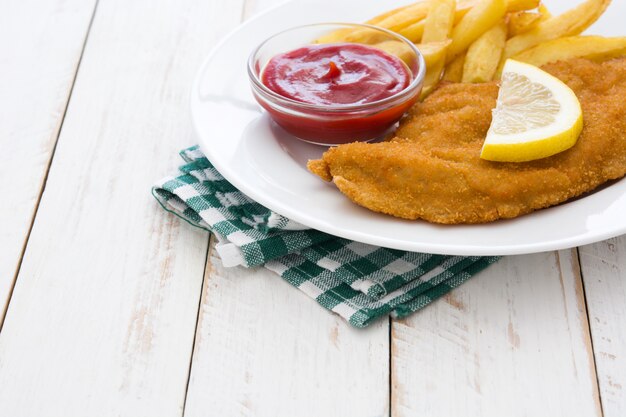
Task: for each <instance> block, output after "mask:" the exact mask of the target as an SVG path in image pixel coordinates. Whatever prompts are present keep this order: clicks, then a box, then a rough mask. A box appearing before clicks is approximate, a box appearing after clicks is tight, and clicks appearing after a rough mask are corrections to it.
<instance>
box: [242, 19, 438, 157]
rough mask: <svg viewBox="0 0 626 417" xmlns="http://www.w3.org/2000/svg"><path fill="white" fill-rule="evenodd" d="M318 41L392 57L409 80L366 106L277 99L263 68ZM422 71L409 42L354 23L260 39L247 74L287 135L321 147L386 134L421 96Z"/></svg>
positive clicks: (259, 99) (309, 27)
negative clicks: (350, 45) (352, 45)
mask: <svg viewBox="0 0 626 417" xmlns="http://www.w3.org/2000/svg"><path fill="white" fill-rule="evenodd" d="M322 43H323V44H327V43H328V44H330V43H357V44H363V45H368V46H371V47H374V48H378V49H381V50H382V51H384V52H386V53H387V54H390V55H395V56H396V57H398V58H400V59H401V60H402V61H403V62H404V63H405V65H406V67H407V68H408V70H409V72H410V75H411V82H410V84H409V85H408V86H407V87H406V88H405V89H404V90H402V91H400V92H398V93H396V94H395V95H392V96H390V97H387V98H384V99H382V100H378V101H373V102H370V103H365V104H330V105H317V104H309V103H303V102H300V101H296V100H293V99H290V98H287V97H284V96H281V95H279V94H278V93H276V92H274V91H272V90H270V89H269V88H268V87H266V86H265V85H264V84H263V82H262V81H261V76H262V72H263V69H264V68H265V66H266V65H267V63H268V61H269V60H270V59H271V58H272V57H274V56H275V55H277V54H280V53H284V52H288V51H292V50H294V49H298V48H301V47H303V46H306V45H319V44H322ZM425 72H426V65H425V63H424V58H423V56H422V54H421V53H420V51H419V50H418V49H417V48H416V47H415V45H414V44H413V43H412V42H411V41H409V40H408V39H406V38H404V37H403V36H400V35H398V34H395V33H393V32H390V31H388V30H385V29H380V28H377V27H375V26H371V25H363V24H352V23H319V24H312V25H305V26H298V27H295V28H292V29H288V30H285V31H283V32H280V33H278V34H276V35H274V36H272V37H270V38H268V39H266V40H265V41H263V42H262V43H261V44H260V45H259V46H258V47H257V48H256V49H254V51H252V53H251V55H250V57H249V59H248V76H249V78H250V84H251V86H252V93H253V95H254V97H255V99H256V100H257V102H258V103H259V104H260V105H261V106H262V107H263V108H264V109H265V110H267V112H268V113H269V115H270V116H271V118H272V119H273V120H274V121H275V122H276V123H277V124H278V125H280V126H281V127H282V128H283V129H285V130H286V131H287V132H289V133H291V134H292V135H293V136H295V137H296V138H299V139H301V140H304V141H306V142H311V143H316V144H320V145H338V144H342V143H348V142H355V141H371V140H374V139H377V138H381V137H383V136H384V135H386V134H387V133H388V132H389V130H390V129H391V128H393V126H394V125H395V124H396V122H397V121H398V120H400V118H401V117H402V115H403V114H404V113H405V112H406V111H407V110H408V109H409V108H410V107H411V106H412V105H413V104H415V102H416V101H417V99H418V98H419V94H420V92H421V89H422V84H423V81H424V74H425Z"/></svg>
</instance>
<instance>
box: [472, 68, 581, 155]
mask: <svg viewBox="0 0 626 417" xmlns="http://www.w3.org/2000/svg"><path fill="white" fill-rule="evenodd" d="M582 126H583V119H582V110H581V108H580V102H579V101H578V98H577V97H576V95H575V94H574V92H573V91H572V90H571V89H570V88H569V87H568V86H567V85H566V84H565V83H563V82H562V81H561V80H559V79H558V78H556V77H553V76H552V75H550V74H548V73H547V72H545V71H542V70H541V69H539V68H537V67H535V66H533V65H529V64H525V63H522V62H518V61H514V60H512V59H509V60H507V61H506V63H505V65H504V69H503V71H502V82H501V86H500V91H499V93H498V99H497V102H496V108H495V109H494V110H493V118H492V121H491V126H490V127H489V131H488V132H487V137H486V138H485V143H484V144H483V148H482V151H481V154H480V157H481V158H483V159H487V160H490V161H501V162H524V161H532V160H535V159H540V158H545V157H548V156H551V155H554V154H556V153H559V152H562V151H564V150H566V149H569V148H571V147H572V146H574V144H575V143H576V140H577V139H578V136H579V135H580V132H581V131H582Z"/></svg>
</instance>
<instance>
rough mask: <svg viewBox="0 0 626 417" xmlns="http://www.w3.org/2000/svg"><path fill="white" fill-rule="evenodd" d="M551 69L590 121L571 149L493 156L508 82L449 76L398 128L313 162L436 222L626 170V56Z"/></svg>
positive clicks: (367, 201)
mask: <svg viewBox="0 0 626 417" xmlns="http://www.w3.org/2000/svg"><path fill="white" fill-rule="evenodd" d="M543 69H544V70H545V71H547V72H549V73H551V74H553V75H554V76H556V77H558V78H559V79H561V80H562V81H564V82H565V83H566V84H567V85H569V87H570V88H571V89H572V90H573V91H574V92H575V93H576V95H577V96H578V99H579V100H580V103H581V106H582V109H583V119H584V128H583V131H582V133H581V135H580V137H579V138H578V142H577V143H576V145H574V146H573V147H572V148H570V149H568V150H567V151H564V152H561V153H559V154H556V155H554V156H551V157H548V158H544V159H539V160H535V161H531V162H522V163H513V162H490V161H486V160H483V159H480V157H479V155H480V149H481V146H482V144H483V141H484V138H485V136H486V134H487V130H488V129H489V125H490V123H491V110H492V109H493V108H494V107H495V104H496V97H497V95H498V87H497V85H496V84H494V83H488V84H444V85H442V86H441V87H440V88H439V89H438V90H437V91H435V92H433V93H432V94H431V95H430V96H429V97H428V98H427V99H426V100H424V101H423V102H422V103H419V104H417V105H415V106H414V107H413V108H412V109H411V111H410V112H409V114H408V115H407V117H406V118H405V119H404V120H403V121H402V122H401V124H400V127H399V128H398V130H397V132H396V136H395V137H394V138H392V139H390V140H388V141H386V142H381V143H373V144H368V143H359V142H357V143H350V144H346V145H341V146H338V147H336V148H331V149H329V150H328V151H327V152H326V153H325V154H324V155H323V157H322V159H319V160H315V161H309V164H308V168H309V170H310V171H311V172H313V173H315V174H317V175H318V176H320V177H321V178H323V179H325V180H327V181H331V180H332V181H334V183H335V185H336V186H337V188H339V190H340V191H341V192H342V193H344V194H345V195H347V196H348V197H349V198H350V199H351V200H352V201H354V202H355V203H357V204H360V205H362V206H364V207H367V208H368V209H370V210H373V211H377V212H381V213H386V214H391V215H393V216H397V217H402V218H405V219H418V218H421V219H425V220H427V221H430V222H435V223H448V224H454V223H482V222H489V221H493V220H496V219H500V218H512V217H516V216H519V215H522V214H526V213H529V212H531V211H534V210H537V209H541V208H544V207H549V206H552V205H555V204H558V203H561V202H563V201H565V200H568V199H570V198H572V197H575V196H578V195H580V194H582V193H584V192H587V191H590V190H593V189H594V188H596V187H597V186H599V185H600V184H602V183H604V182H606V181H608V180H611V179H616V178H621V177H623V176H624V175H625V174H626V58H619V59H615V60H612V61H607V62H604V63H595V62H592V61H589V60H585V59H574V60H570V61H564V62H557V63H552V64H548V65H546V66H544V67H543Z"/></svg>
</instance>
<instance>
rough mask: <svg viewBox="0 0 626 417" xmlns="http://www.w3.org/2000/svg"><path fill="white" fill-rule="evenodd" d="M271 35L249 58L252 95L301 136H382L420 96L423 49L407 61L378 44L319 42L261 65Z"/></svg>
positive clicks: (331, 141) (337, 139)
mask: <svg viewBox="0 0 626 417" xmlns="http://www.w3.org/2000/svg"><path fill="white" fill-rule="evenodd" d="M304 28H305V29H306V27H304ZM294 30H297V29H294ZM277 36H288V33H287V32H283V33H281V34H279V35H277ZM271 39H272V38H270V40H269V41H266V42H265V43H264V44H261V46H260V47H259V48H257V50H256V51H255V52H253V54H252V55H251V57H250V60H249V66H248V69H249V74H250V77H251V81H252V92H253V94H254V97H255V98H256V100H257V101H258V102H259V104H260V105H261V106H262V107H263V108H264V109H265V110H267V111H268V113H269V115H270V116H271V118H272V119H273V120H274V121H275V122H276V123H277V124H278V125H279V126H281V127H282V128H283V129H285V130H286V131H287V132H289V133H291V134H292V135H294V136H295V137H297V138H299V139H302V140H305V141H307V142H312V143H317V144H324V145H338V144H341V143H348V142H354V141H369V140H372V139H376V138H380V137H382V136H384V135H385V134H386V133H388V132H389V130H390V129H391V128H392V127H393V126H394V125H395V123H396V122H397V121H398V120H399V119H400V118H401V117H402V115H403V114H404V113H405V112H406V111H407V110H408V109H409V108H410V107H411V106H412V105H413V104H415V102H416V101H417V99H418V97H419V93H420V91H421V86H422V82H423V74H424V68H422V67H421V66H422V65H424V64H423V62H424V61H423V59H422V58H421V55H420V54H419V51H417V50H415V55H414V56H413V57H412V59H411V63H410V64H409V65H408V66H407V65H406V64H405V63H404V62H403V61H402V60H400V59H399V58H397V57H396V56H394V55H391V54H389V53H387V52H385V51H383V50H382V49H379V48H376V47H374V46H368V45H361V44H354V43H333V44H314V45H307V46H304V47H301V48H298V49H295V50H293V51H289V52H284V53H279V54H277V55H275V56H273V57H272V58H271V59H270V60H269V61H268V62H267V64H266V65H265V66H264V67H263V68H261V67H260V65H259V60H258V54H259V50H260V48H266V47H267V46H266V45H267V44H268V42H270V41H271ZM407 42H408V41H407ZM411 47H412V45H410V46H409V48H411ZM267 48H268V49H269V47H267Z"/></svg>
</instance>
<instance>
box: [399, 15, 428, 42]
mask: <svg viewBox="0 0 626 417" xmlns="http://www.w3.org/2000/svg"><path fill="white" fill-rule="evenodd" d="M425 23H426V21H425V20H420V21H419V22H415V23H413V24H412V25H409V26H407V27H405V28H404V29H400V30H399V31H398V33H399V34H400V35H402V36H404V37H405V38H407V39H408V40H410V41H411V42H413V43H419V42H420V41H421V40H422V36H423V35H424V25H425Z"/></svg>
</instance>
